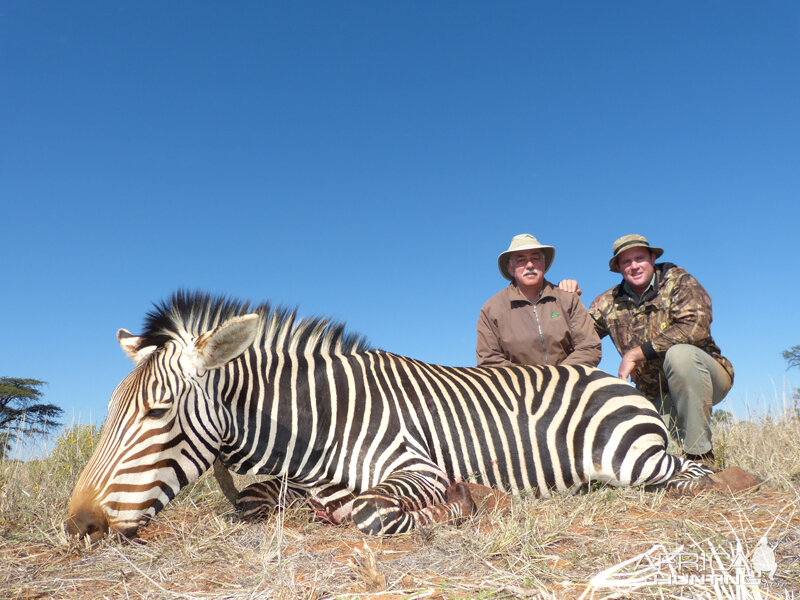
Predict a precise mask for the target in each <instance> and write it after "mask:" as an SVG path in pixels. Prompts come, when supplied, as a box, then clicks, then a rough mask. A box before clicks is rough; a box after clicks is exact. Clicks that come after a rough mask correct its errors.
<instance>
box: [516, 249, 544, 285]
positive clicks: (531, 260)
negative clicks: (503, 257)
mask: <svg viewBox="0 0 800 600" xmlns="http://www.w3.org/2000/svg"><path fill="white" fill-rule="evenodd" d="M508 274H509V275H511V277H513V278H514V280H515V281H516V282H517V285H521V286H523V287H531V286H537V285H539V284H540V283H542V281H543V280H544V252H542V251H541V250H522V251H520V252H514V254H512V255H511V259H510V260H509V261H508Z"/></svg>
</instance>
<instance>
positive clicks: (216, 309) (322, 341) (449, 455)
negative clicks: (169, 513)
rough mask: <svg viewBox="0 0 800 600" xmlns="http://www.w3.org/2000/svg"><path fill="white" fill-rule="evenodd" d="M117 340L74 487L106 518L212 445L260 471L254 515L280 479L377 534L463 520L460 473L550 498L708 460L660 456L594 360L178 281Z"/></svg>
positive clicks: (117, 520)
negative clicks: (393, 344) (507, 353)
mask: <svg viewBox="0 0 800 600" xmlns="http://www.w3.org/2000/svg"><path fill="white" fill-rule="evenodd" d="M248 313H252V314H255V315H257V316H258V317H257V318H255V317H247V316H245V315H247V314H248ZM119 337H120V342H121V343H122V344H123V347H125V348H126V350H127V351H128V352H129V354H130V355H131V356H132V357H133V358H134V360H138V361H139V362H138V365H137V367H136V369H134V371H133V372H132V373H131V374H130V375H129V376H128V378H126V379H125V380H124V381H123V382H122V384H120V386H119V388H118V389H117V391H116V392H115V394H114V396H113V397H112V400H111V405H110V409H109V420H108V423H107V426H106V430H105V432H104V435H103V438H102V440H101V442H100V444H99V447H98V448H97V450H96V453H95V456H94V457H93V458H92V460H91V462H90V464H89V465H88V466H87V469H86V472H85V473H84V475H83V476H82V478H81V481H80V482H79V486H78V487H79V488H81V486H83V489H84V492H85V491H86V490H91V492H92V494H94V495H95V496H96V497H97V503H98V504H99V505H100V506H102V508H103V511H104V512H105V514H106V515H107V518H108V520H109V523H110V525H111V527H112V528H117V529H121V530H131V529H135V528H136V527H138V526H139V525H141V524H142V523H144V522H146V520H147V518H149V517H151V516H152V515H154V514H155V513H156V512H157V511H158V510H159V509H160V508H161V507H163V505H164V504H166V502H168V501H169V500H170V499H171V498H172V497H174V495H175V494H176V493H177V492H178V490H179V489H180V488H181V487H183V486H184V485H186V483H187V482H189V481H191V480H193V479H194V478H196V477H197V476H198V475H199V474H200V473H202V472H203V471H204V470H206V469H207V468H208V467H209V466H210V465H211V463H212V462H213V460H214V459H215V458H216V457H218V458H219V459H220V460H221V462H222V463H223V464H224V465H225V466H227V467H228V468H229V469H231V470H233V471H235V472H237V473H249V474H261V475H265V476H267V477H268V479H267V481H266V482H265V483H264V484H256V485H255V486H251V487H250V488H247V489H246V490H244V491H243V493H242V496H241V497H240V506H241V508H242V510H243V512H244V513H245V514H246V515H255V514H257V513H261V512H263V509H264V508H265V507H267V508H269V507H271V506H273V505H275V504H276V502H277V500H278V493H279V490H280V486H279V485H277V483H276V482H279V481H281V480H285V481H286V482H287V483H288V487H289V489H290V490H291V495H297V494H306V495H307V496H308V499H309V501H310V502H311V503H312V505H313V506H315V507H317V509H318V512H319V513H320V514H322V515H323V516H326V517H327V518H329V519H330V520H332V521H335V522H339V521H342V520H344V519H347V518H352V519H353V520H354V521H355V523H356V525H357V526H358V527H359V528H360V529H361V530H362V531H364V532H367V533H371V534H386V533H398V532H404V531H408V530H410V529H413V528H414V527H417V526H419V525H422V524H425V523H429V522H433V521H441V520H458V519H460V518H463V517H464V516H466V515H467V514H468V513H469V512H470V510H471V509H472V507H473V505H472V504H471V500H470V499H469V494H468V493H467V494H466V495H465V493H464V490H463V489H462V488H461V487H459V486H457V485H456V486H454V485H453V484H455V483H456V482H459V481H472V482H477V483H482V484H485V485H487V486H491V487H494V488H498V489H501V490H505V491H510V492H516V491H522V490H531V489H535V490H536V491H537V492H538V493H539V494H541V495H543V496H547V495H549V494H550V493H551V491H553V490H575V489H578V488H580V487H582V486H584V485H586V484H588V483H590V482H592V481H600V482H606V483H609V484H611V485H615V486H627V485H643V484H648V485H659V484H666V483H669V482H673V485H676V486H685V485H688V484H687V483H686V482H687V481H690V478H691V477H702V475H704V474H706V473H707V472H709V471H708V470H707V469H705V468H704V467H698V466H697V465H696V464H694V463H691V462H688V461H685V460H683V459H679V458H677V457H674V456H671V455H669V454H667V452H666V447H667V441H668V437H667V430H666V428H665V427H664V424H663V422H662V420H661V418H660V417H659V415H658V414H657V413H656V411H655V410H654V408H653V406H652V404H651V403H650V402H649V401H648V400H647V399H646V398H644V397H643V396H642V395H641V394H639V393H638V392H637V391H636V390H635V389H633V388H632V387H631V386H629V385H627V384H626V383H624V382H622V381H621V380H619V379H617V378H616V377H612V376H610V375H607V374H605V373H603V372H601V371H598V370H596V369H590V368H584V367H567V366H562V367H551V366H539V367H532V366H527V367H526V366H518V367H501V368H487V367H472V368H456V367H442V366H437V365H431V364H426V363H423V362H420V361H417V360H413V359H410V358H406V357H403V356H398V355H395V354H392V353H389V352H384V351H380V350H372V349H369V348H368V347H367V345H366V343H365V342H364V340H363V339H362V338H358V337H353V336H347V335H345V334H344V332H343V328H342V326H341V325H337V324H332V323H330V322H329V321H325V320H320V319H309V320H305V321H301V322H296V321H295V317H294V314H293V313H290V312H287V311H284V310H275V309H272V308H270V307H269V306H268V305H262V306H259V307H256V308H255V309H253V310H251V309H249V307H248V306H247V305H246V304H241V303H238V302H235V301H230V300H225V299H220V298H211V297H209V296H206V295H202V294H186V293H178V294H176V295H175V296H174V297H173V298H172V299H171V300H170V302H169V303H165V304H162V305H160V306H157V307H156V309H155V310H154V311H153V312H151V313H150V314H149V315H148V319H147V322H146V324H145V333H144V334H142V336H140V337H136V336H130V334H127V332H123V333H121V334H120V336H119ZM237 344H239V345H241V348H239V346H237ZM228 346H230V348H229V347H228ZM226 352H227V354H226ZM140 355H141V356H140ZM223 359H224V362H223V363H222V364H219V365H218V364H217V362H219V361H221V360H223ZM76 494H78V490H77V489H76ZM133 507H137V509H134V508H133ZM136 510H139V511H140V512H139V513H137V512H136Z"/></svg>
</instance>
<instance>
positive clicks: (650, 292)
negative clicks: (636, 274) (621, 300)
mask: <svg viewBox="0 0 800 600" xmlns="http://www.w3.org/2000/svg"><path fill="white" fill-rule="evenodd" d="M657 290H658V282H657V279H656V273H655V272H654V273H653V277H652V278H651V279H650V283H648V284H647V287H646V288H645V290H644V292H642V295H641V296H637V295H636V292H634V291H633V288H632V287H631V286H630V285H628V282H627V281H625V280H624V279H623V280H622V291H623V292H624V293H625V294H626V295H627V296H628V297H629V298H630V299H631V300H633V302H634V303H635V304H636V306H639V305H640V304H641V303H642V302H644V301H645V300H649V299H651V298H652V297H654V296H655V295H656V293H657Z"/></svg>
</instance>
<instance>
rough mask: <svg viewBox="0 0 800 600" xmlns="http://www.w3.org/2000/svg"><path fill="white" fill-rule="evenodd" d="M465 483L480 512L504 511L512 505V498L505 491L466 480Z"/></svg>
mask: <svg viewBox="0 0 800 600" xmlns="http://www.w3.org/2000/svg"><path fill="white" fill-rule="evenodd" d="M464 485H466V486H467V488H468V489H469V493H470V495H471V496H472V500H473V501H474V502H475V505H476V506H477V508H478V514H483V513H490V512H492V511H495V510H497V511H500V512H503V513H504V512H507V511H508V509H509V508H510V506H511V498H510V497H509V495H508V494H506V493H505V492H501V491H500V490H496V489H494V488H490V487H487V486H485V485H480V484H479V483H467V482H464Z"/></svg>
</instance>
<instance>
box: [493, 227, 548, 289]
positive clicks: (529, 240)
mask: <svg viewBox="0 0 800 600" xmlns="http://www.w3.org/2000/svg"><path fill="white" fill-rule="evenodd" d="M523 250H541V251H542V254H544V272H545V273H547V270H548V269H549V268H550V265H552V264H553V259H554V258H555V256H556V249H555V248H554V247H553V246H545V245H544V244H540V243H539V240H537V239H536V238H535V237H533V236H532V235H531V234H530V233H520V234H519V235H515V236H514V237H513V238H512V239H511V244H510V245H509V246H508V250H506V251H505V252H503V253H502V254H500V256H498V257H497V266H498V268H499V269H500V274H501V275H502V276H503V277H505V278H506V279H508V280H509V281H514V278H513V277H511V275H509V274H508V259H509V258H511V255H512V254H514V252H522V251H523Z"/></svg>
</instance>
